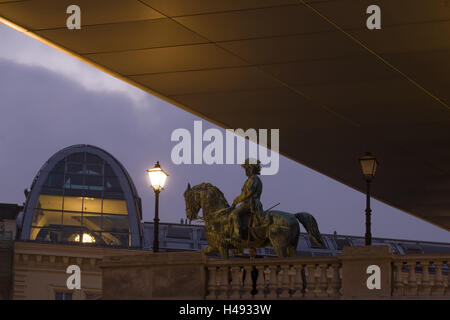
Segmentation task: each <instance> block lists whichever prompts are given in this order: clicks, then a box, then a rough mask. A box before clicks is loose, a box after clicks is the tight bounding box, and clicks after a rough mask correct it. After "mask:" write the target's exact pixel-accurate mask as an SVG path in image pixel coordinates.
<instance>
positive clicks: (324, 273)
mask: <svg viewBox="0 0 450 320" xmlns="http://www.w3.org/2000/svg"><path fill="white" fill-rule="evenodd" d="M449 261H450V254H420V255H410V254H409V255H395V254H393V253H392V250H391V249H390V247H389V246H352V247H344V250H343V252H342V253H340V254H338V255H337V256H336V257H334V256H327V257H293V258H257V259H248V258H247V259H245V258H231V259H228V260H222V259H216V258H213V257H207V256H205V255H203V254H202V253H200V252H165V253H163V252H161V253H153V252H137V253H136V254H133V255H121V256H107V257H104V259H103V262H102V263H101V264H100V268H101V269H102V283H103V298H104V299H189V300H192V299H198V300H202V299H209V300H216V299H218V300H227V299H234V300H252V299H253V300H260V299H261V300H262V299H270V300H275V299H281V300H283V299H284V300H288V299H299V300H301V299H304V300H306V299H339V300H347V299H348V300H350V299H385V300H390V299H450V292H449Z"/></svg>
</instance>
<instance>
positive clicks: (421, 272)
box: [392, 254, 450, 298]
mask: <svg viewBox="0 0 450 320" xmlns="http://www.w3.org/2000/svg"><path fill="white" fill-rule="evenodd" d="M393 260H394V261H393V271H394V277H393V292H392V295H393V297H396V298H402V297H405V298H408V297H416V298H422V297H429V298H444V297H446V298H449V297H450V288H449V277H450V270H449V267H450V265H449V263H450V256H449V255H438V254H432V255H430V254H429V255H427V254H421V255H395V256H394V259H393Z"/></svg>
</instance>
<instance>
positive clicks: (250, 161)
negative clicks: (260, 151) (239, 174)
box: [241, 158, 261, 169]
mask: <svg viewBox="0 0 450 320" xmlns="http://www.w3.org/2000/svg"><path fill="white" fill-rule="evenodd" d="M241 167H242V168H248V167H258V168H259V169H261V161H259V160H256V159H253V158H248V159H246V160H245V162H244V163H243V164H241Z"/></svg>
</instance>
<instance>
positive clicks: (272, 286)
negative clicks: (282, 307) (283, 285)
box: [267, 266, 277, 299]
mask: <svg viewBox="0 0 450 320" xmlns="http://www.w3.org/2000/svg"><path fill="white" fill-rule="evenodd" d="M269 269H270V273H269V277H270V278H269V293H268V295H267V298H268V299H276V298H277V266H269Z"/></svg>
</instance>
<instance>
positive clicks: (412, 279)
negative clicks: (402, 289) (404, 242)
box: [407, 261, 417, 296]
mask: <svg viewBox="0 0 450 320" xmlns="http://www.w3.org/2000/svg"><path fill="white" fill-rule="evenodd" d="M407 264H408V269H409V277H408V296H416V295H417V279H416V262H411V261H410V262H408V263H407Z"/></svg>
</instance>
